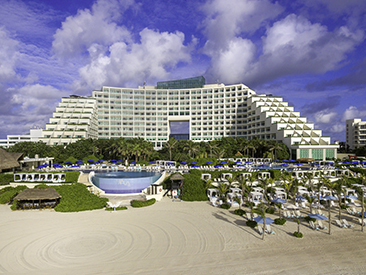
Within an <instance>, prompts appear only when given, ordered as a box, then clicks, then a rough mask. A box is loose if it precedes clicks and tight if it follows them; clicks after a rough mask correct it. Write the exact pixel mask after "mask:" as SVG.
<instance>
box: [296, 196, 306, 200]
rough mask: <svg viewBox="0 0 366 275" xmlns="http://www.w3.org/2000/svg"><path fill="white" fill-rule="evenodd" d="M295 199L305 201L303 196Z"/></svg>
mask: <svg viewBox="0 0 366 275" xmlns="http://www.w3.org/2000/svg"><path fill="white" fill-rule="evenodd" d="M296 199H297V200H305V198H304V197H303V196H297V197H296Z"/></svg>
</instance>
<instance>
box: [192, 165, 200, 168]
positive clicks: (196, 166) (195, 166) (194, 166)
mask: <svg viewBox="0 0 366 275" xmlns="http://www.w3.org/2000/svg"><path fill="white" fill-rule="evenodd" d="M191 168H199V166H198V165H193V166H192V167H191Z"/></svg>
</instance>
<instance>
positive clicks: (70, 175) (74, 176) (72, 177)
mask: <svg viewBox="0 0 366 275" xmlns="http://www.w3.org/2000/svg"><path fill="white" fill-rule="evenodd" d="M79 175H80V172H79V171H68V172H66V175H65V182H72V183H76V182H78V179H79Z"/></svg>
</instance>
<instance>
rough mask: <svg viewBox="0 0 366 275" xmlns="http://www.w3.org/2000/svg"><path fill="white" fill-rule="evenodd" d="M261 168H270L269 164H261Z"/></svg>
mask: <svg viewBox="0 0 366 275" xmlns="http://www.w3.org/2000/svg"><path fill="white" fill-rule="evenodd" d="M259 167H268V165H267V164H261V165H259Z"/></svg>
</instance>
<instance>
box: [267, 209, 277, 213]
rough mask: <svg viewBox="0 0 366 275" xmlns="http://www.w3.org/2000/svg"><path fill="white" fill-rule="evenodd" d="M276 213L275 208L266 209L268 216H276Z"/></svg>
mask: <svg viewBox="0 0 366 275" xmlns="http://www.w3.org/2000/svg"><path fill="white" fill-rule="evenodd" d="M274 212H275V209H274V208H267V209H266V213H268V214H274Z"/></svg>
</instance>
